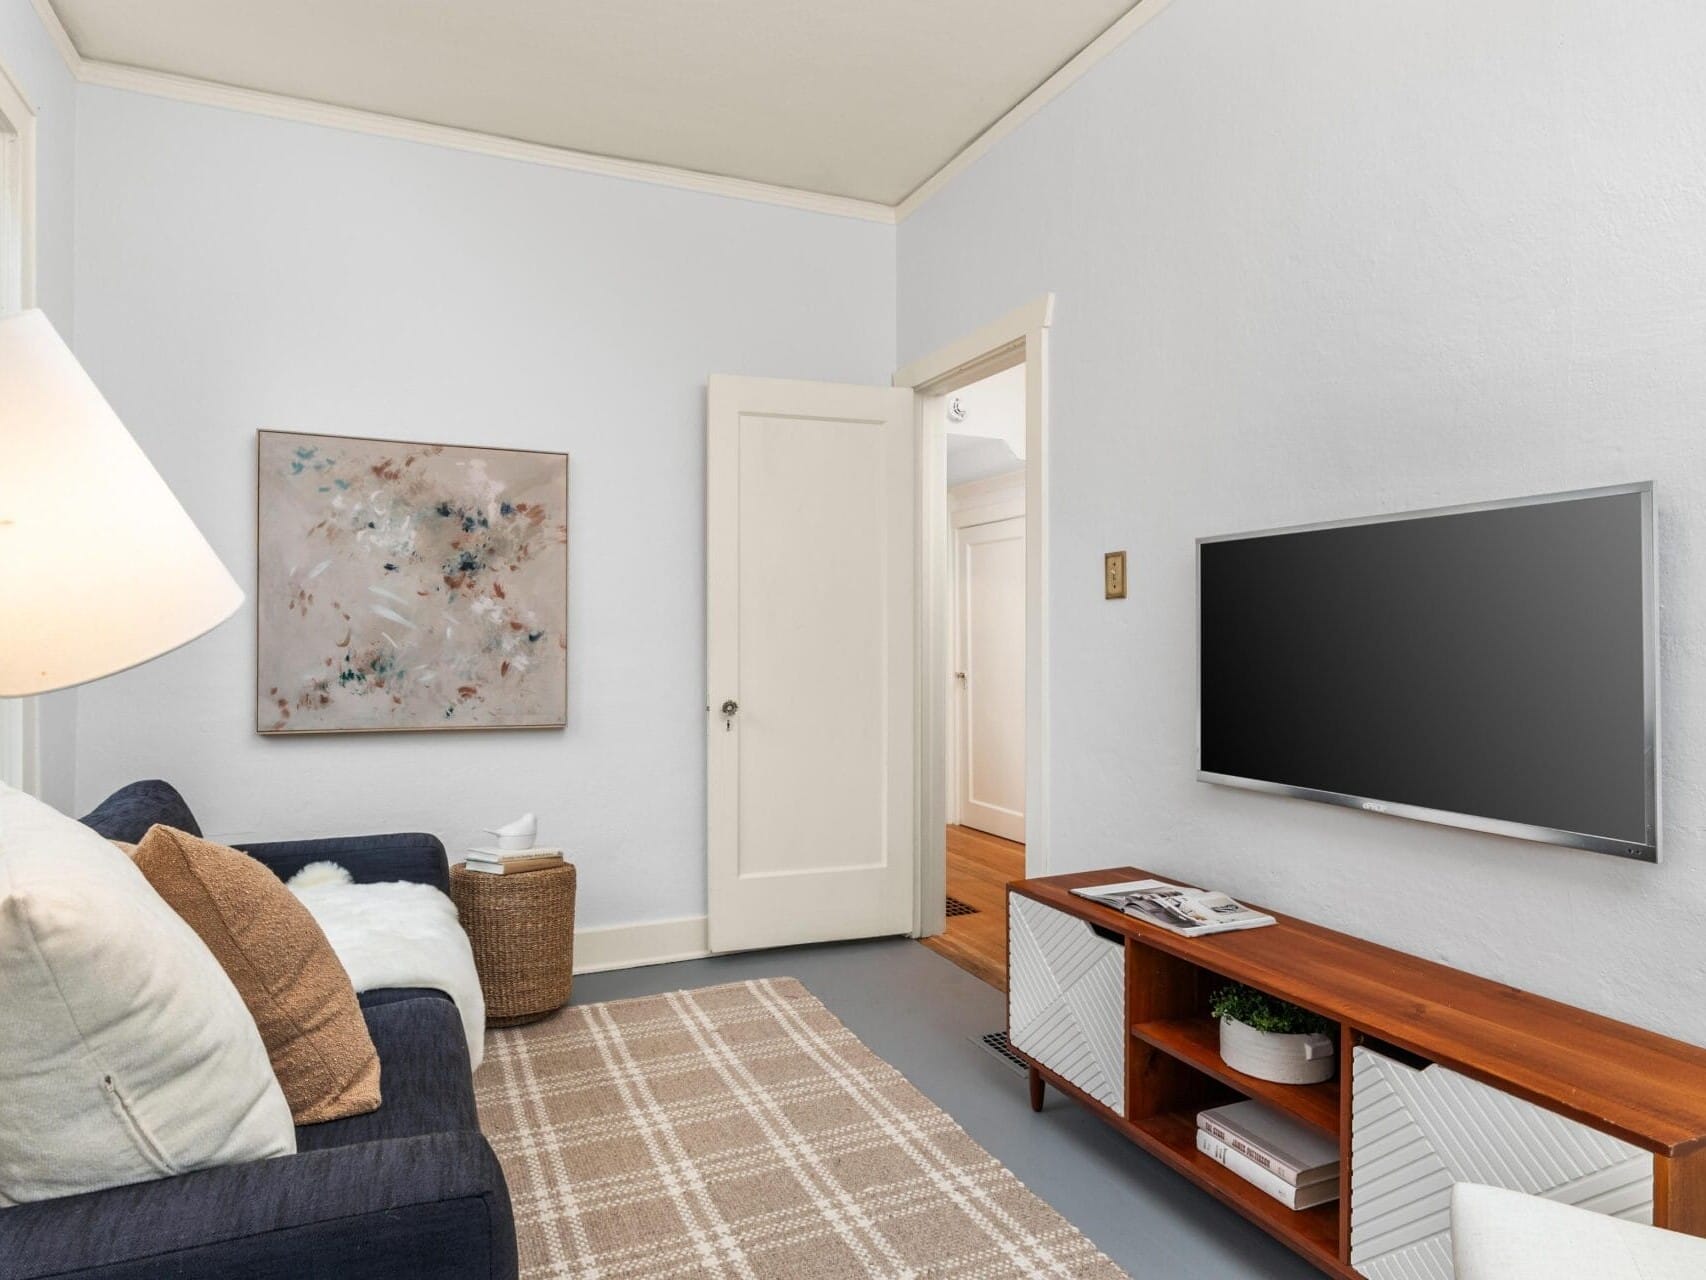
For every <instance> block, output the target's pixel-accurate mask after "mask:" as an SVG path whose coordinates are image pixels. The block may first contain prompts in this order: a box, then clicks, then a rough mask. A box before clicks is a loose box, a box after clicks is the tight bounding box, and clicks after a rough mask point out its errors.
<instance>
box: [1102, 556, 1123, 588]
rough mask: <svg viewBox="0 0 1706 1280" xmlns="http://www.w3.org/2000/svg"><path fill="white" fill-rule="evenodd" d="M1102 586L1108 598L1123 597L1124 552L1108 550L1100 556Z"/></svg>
mask: <svg viewBox="0 0 1706 1280" xmlns="http://www.w3.org/2000/svg"><path fill="white" fill-rule="evenodd" d="M1102 586H1103V589H1104V591H1105V593H1106V595H1107V598H1108V599H1109V600H1124V599H1125V552H1123V551H1110V552H1108V554H1107V555H1105V556H1103V557H1102Z"/></svg>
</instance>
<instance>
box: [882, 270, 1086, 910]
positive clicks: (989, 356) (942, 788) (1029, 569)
mask: <svg viewBox="0 0 1706 1280" xmlns="http://www.w3.org/2000/svg"><path fill="white" fill-rule="evenodd" d="M1053 320H1054V294H1052V293H1045V294H1044V295H1043V296H1042V297H1040V298H1036V299H1034V300H1032V301H1031V302H1028V303H1026V304H1025V305H1023V306H1021V307H1016V308H1015V309H1014V310H1012V311H1010V312H1008V313H1007V314H1006V315H1004V316H1002V317H1001V318H1000V319H998V320H994V321H992V322H990V323H989V324H986V325H984V326H983V327H982V328H981V329H978V330H977V331H976V332H974V333H970V334H967V335H966V336H965V337H963V338H960V339H958V340H957V341H955V342H951V343H949V344H948V345H947V346H945V347H942V348H940V349H939V350H937V351H934V352H932V353H930V354H929V355H927V356H925V357H924V358H923V359H921V360H915V361H914V362H913V363H911V364H909V365H906V366H905V367H904V368H902V369H900V370H898V371H896V373H895V375H894V378H893V384H894V385H895V386H897V387H910V388H911V389H912V390H913V391H914V392H916V393H917V395H916V401H917V412H918V432H917V437H918V449H919V466H918V481H919V483H918V533H919V536H918V555H919V564H918V698H917V701H916V713H917V719H918V724H917V735H918V744H917V746H918V749H917V761H918V787H917V795H918V806H917V808H918V813H917V817H918V858H917V868H918V869H917V886H916V887H917V892H916V893H915V895H914V899H913V901H914V904H915V905H914V913H915V920H914V936H916V937H928V936H930V935H932V934H938V933H941V932H942V931H943V930H944V929H945V928H946V927H947V914H946V907H945V903H946V898H947V874H948V872H947V846H946V838H945V834H944V833H945V831H946V828H947V823H948V759H947V756H948V710H947V708H948V701H949V699H948V689H949V682H950V681H951V679H952V678H953V656H952V654H951V652H950V649H949V635H950V628H949V623H948V618H949V615H948V610H949V606H950V597H951V595H952V584H951V583H950V581H949V575H948V567H949V558H948V536H949V534H948V482H947V439H946V436H947V432H946V429H945V427H944V425H943V421H942V417H941V415H940V414H937V413H932V412H930V409H931V407H932V401H933V398H934V397H939V396H944V395H948V394H949V393H951V392H954V391H957V390H959V389H960V388H961V387H964V386H967V385H969V384H970V383H973V382H977V381H979V380H980V379H983V378H987V377H989V376H990V375H991V374H995V373H1000V372H1002V371H1003V370H1006V369H1011V368H1013V367H1014V366H1015V365H1020V364H1022V365H1024V366H1025V814H1026V845H1025V874H1026V875H1029V876H1038V875H1044V874H1046V873H1047V868H1048V865H1049V844H1048V841H1049V809H1048V798H1049V797H1048V777H1049V772H1048V749H1049V741H1048V625H1047V619H1048V332H1049V327H1050V325H1051V324H1052V323H1053Z"/></svg>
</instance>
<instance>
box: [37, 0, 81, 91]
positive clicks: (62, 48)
mask: <svg viewBox="0 0 1706 1280" xmlns="http://www.w3.org/2000/svg"><path fill="white" fill-rule="evenodd" d="M30 3H31V4H32V5H33V6H34V7H35V11H36V17H38V18H40V19H41V25H42V26H43V27H44V28H45V29H46V30H47V38H48V39H49V40H51V41H52V42H53V47H54V48H55V49H57V50H59V56H60V57H61V58H62V59H64V61H65V69H66V70H67V71H69V72H70V73H71V78H72V79H73V80H81V79H82V78H83V55H82V54H80V53H78V52H77V45H76V43H75V42H74V41H73V40H72V39H71V33H70V32H69V31H67V30H66V29H65V24H64V23H63V22H61V21H60V20H59V14H58V13H56V12H55V11H54V8H53V5H52V3H51V0H30Z"/></svg>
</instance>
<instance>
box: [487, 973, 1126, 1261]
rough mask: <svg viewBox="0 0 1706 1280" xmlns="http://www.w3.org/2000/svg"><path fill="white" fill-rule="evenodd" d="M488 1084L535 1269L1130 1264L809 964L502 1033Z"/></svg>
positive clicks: (490, 1048) (520, 1230)
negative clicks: (804, 972) (834, 999)
mask: <svg viewBox="0 0 1706 1280" xmlns="http://www.w3.org/2000/svg"><path fill="white" fill-rule="evenodd" d="M475 1088H476V1092H477V1095H478V1099H479V1106H480V1123H481V1127H482V1128H483V1129H484V1130H485V1132H486V1136H487V1137H488V1138H489V1139H490V1141H491V1143H492V1147H493V1149H494V1150H496V1152H497V1154H498V1158H499V1160H501V1161H502V1163H503V1167H504V1174H505V1176H506V1177H507V1179H508V1181H509V1189H510V1195H511V1198H512V1200H513V1202H514V1205H515V1223H516V1234H517V1236H518V1237H519V1241H520V1246H521V1274H522V1276H523V1278H524V1280H544V1278H545V1277H574V1278H575V1280H594V1278H596V1280H631V1278H633V1280H637V1278H639V1277H646V1278H648V1280H651V1278H654V1277H655V1278H657V1280H666V1278H670V1277H674V1278H678V1280H686V1278H688V1277H699V1276H705V1277H728V1278H729V1280H840V1278H841V1277H850V1278H852V1277H867V1276H881V1277H895V1278H899V1277H956V1278H964V1280H973V1278H975V1280H1004V1278H1006V1277H1014V1278H1015V1280H1017V1278H1018V1277H1032V1276H1055V1277H1063V1278H1065V1277H1072V1278H1080V1277H1081V1278H1083V1280H1119V1278H1120V1277H1122V1276H1123V1275H1124V1273H1123V1272H1122V1271H1120V1270H1119V1268H1117V1267H1116V1266H1114V1264H1113V1263H1112V1262H1110V1261H1109V1260H1108V1259H1107V1258H1105V1257H1103V1256H1102V1255H1101V1254H1099V1253H1097V1252H1096V1249H1095V1247H1094V1246H1092V1245H1091V1244H1090V1242H1089V1241H1088V1240H1086V1239H1085V1238H1084V1237H1083V1236H1082V1235H1080V1234H1079V1233H1078V1231H1077V1230H1076V1229H1075V1228H1074V1227H1072V1226H1070V1225H1069V1224H1068V1223H1067V1222H1066V1220H1065V1219H1064V1218H1062V1217H1061V1216H1060V1215H1059V1214H1057V1213H1055V1212H1054V1210H1052V1209H1050V1208H1049V1207H1048V1206H1047V1205H1046V1204H1044V1203H1043V1202H1042V1201H1041V1200H1039V1199H1037V1198H1036V1197H1035V1196H1034V1195H1032V1194H1031V1193H1030V1192H1029V1191H1027V1190H1026V1189H1025V1188H1024V1187H1023V1186H1022V1185H1021V1184H1020V1183H1019V1180H1018V1179H1017V1178H1015V1177H1014V1176H1013V1175H1012V1174H1011V1173H1009V1172H1008V1171H1007V1170H1006V1169H1005V1168H1004V1167H1002V1165H1001V1164H1000V1163H999V1162H997V1161H996V1160H995V1158H994V1157H993V1156H991V1155H990V1154H989V1153H988V1152H986V1151H984V1150H983V1149H982V1148H981V1147H979V1146H978V1145H977V1144H976V1143H975V1142H973V1141H972V1140H971V1139H970V1138H969V1137H968V1136H967V1135H966V1133H965V1131H964V1130H962V1129H961V1128H960V1127H959V1126H958V1125H957V1124H955V1123H954V1122H953V1121H952V1120H951V1119H949V1118H948V1116H947V1115H946V1114H945V1113H944V1112H942V1111H941V1110H940V1109H939V1108H937V1107H936V1106H935V1105H934V1104H932V1103H931V1102H930V1101H929V1100H928V1099H926V1098H925V1097H924V1095H923V1094H921V1093H919V1092H918V1090H916V1089H914V1088H913V1087H912V1086H911V1085H910V1084H908V1083H907V1082H906V1080H905V1079H904V1078H903V1077H902V1076H901V1074H900V1073H899V1072H898V1071H896V1070H895V1069H894V1068H893V1067H891V1066H889V1065H888V1063H886V1062H884V1061H883V1060H882V1059H881V1058H879V1057H877V1056H876V1055H875V1054H874V1053H872V1052H871V1051H870V1050H869V1049H867V1048H866V1047H865V1046H864V1045H863V1044H861V1043H860V1042H859V1041H858V1040H857V1039H856V1038H855V1037H854V1035H853V1033H852V1032H850V1031H848V1030H847V1028H846V1027H844V1026H842V1025H841V1023H840V1022H838V1021H837V1020H836V1019H835V1017H834V1016H833V1015H831V1014H830V1012H829V1011H828V1010H827V1009H825V1008H824V1007H823V1005H822V1004H820V1003H819V1002H818V1000H817V998H816V997H815V996H813V995H812V994H811V992H809V991H807V990H806V989H805V987H803V986H801V985H800V984H799V983H798V982H796V981H794V980H793V979H792V978H777V979H771V980H766V981H760V982H744V983H736V984H731V985H729V986H723V987H707V988H704V989H702V990H699V991H676V992H672V993H670V994H668V995H661V996H648V997H645V998H642V999H637V1000H618V1001H613V1002H611V1003H609V1004H595V1005H587V1006H582V1007H574V1008H568V1009H565V1010H563V1011H562V1012H561V1013H559V1014H557V1015H555V1016H554V1017H552V1018H549V1019H547V1020H546V1021H544V1022H536V1023H533V1024H531V1025H529V1026H522V1027H513V1028H509V1029H507V1030H501V1031H493V1032H492V1033H490V1034H489V1035H488V1036H487V1042H486V1061H485V1065H484V1066H482V1067H481V1068H480V1071H479V1074H478V1075H477V1076H476V1077H475ZM1015 1105H1019V1104H1018V1103H1015Z"/></svg>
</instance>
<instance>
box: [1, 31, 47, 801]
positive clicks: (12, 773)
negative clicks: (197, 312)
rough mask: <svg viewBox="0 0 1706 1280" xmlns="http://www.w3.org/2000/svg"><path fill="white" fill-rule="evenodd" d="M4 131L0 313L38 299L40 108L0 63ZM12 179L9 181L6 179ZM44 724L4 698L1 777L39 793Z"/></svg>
mask: <svg viewBox="0 0 1706 1280" xmlns="http://www.w3.org/2000/svg"><path fill="white" fill-rule="evenodd" d="M0 135H4V137H5V147H6V149H7V150H10V149H11V148H13V147H16V148H17V150H16V153H15V154H14V155H11V156H0V163H6V164H13V163H15V164H16V166H17V186H16V189H15V191H10V192H7V193H6V194H7V195H8V196H15V198H16V201H17V217H18V258H19V262H18V266H19V272H18V291H17V296H16V297H15V298H13V297H0V313H4V312H6V311H10V310H12V309H13V308H19V309H28V308H30V307H33V306H35V305H36V109H35V107H34V106H32V105H31V103H30V100H29V99H28V98H27V97H25V96H24V91H23V89H21V88H20V87H19V85H18V82H17V81H16V80H14V79H13V78H12V75H11V73H10V72H9V71H7V69H6V67H5V65H4V64H3V63H0ZM6 185H8V186H9V185H10V184H6ZM40 739H41V727H40V716H39V712H38V704H37V702H36V699H34V698H0V782H4V783H8V784H10V785H12V786H15V787H18V788H21V789H22V790H24V791H28V792H30V793H31V794H32V795H39V794H40V793H41V741H40Z"/></svg>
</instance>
